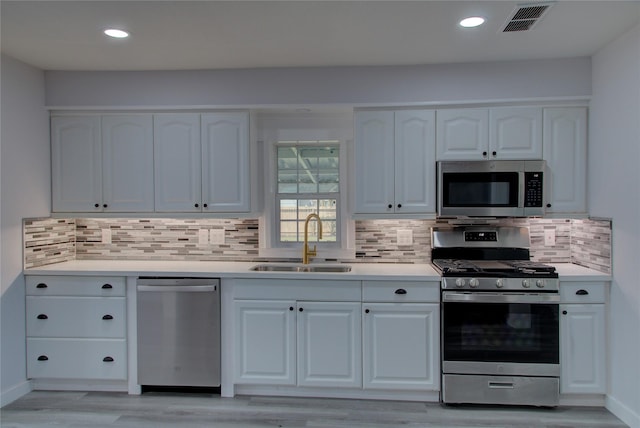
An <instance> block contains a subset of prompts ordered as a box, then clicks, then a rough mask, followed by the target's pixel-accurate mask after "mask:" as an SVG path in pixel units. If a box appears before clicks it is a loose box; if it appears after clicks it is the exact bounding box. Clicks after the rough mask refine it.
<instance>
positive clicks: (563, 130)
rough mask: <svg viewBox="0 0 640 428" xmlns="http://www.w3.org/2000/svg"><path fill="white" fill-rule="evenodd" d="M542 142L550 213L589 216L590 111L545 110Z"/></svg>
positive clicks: (582, 108)
mask: <svg viewBox="0 0 640 428" xmlns="http://www.w3.org/2000/svg"><path fill="white" fill-rule="evenodd" d="M543 141H544V150H543V158H544V159H545V160H546V161H547V171H546V177H545V181H546V183H547V185H546V187H545V188H546V189H547V192H548V193H547V194H546V195H545V199H546V201H545V202H546V204H547V206H548V209H547V212H548V213H586V211H587V200H586V194H587V109H586V108H584V107H574V108H561V107H558V108H556V107H554V108H546V109H544V138H543ZM549 205H550V206H549Z"/></svg>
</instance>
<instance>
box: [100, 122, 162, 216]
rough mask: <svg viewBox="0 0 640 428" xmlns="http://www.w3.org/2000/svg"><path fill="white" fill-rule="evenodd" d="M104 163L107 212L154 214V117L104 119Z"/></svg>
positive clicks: (105, 206) (105, 208)
mask: <svg viewBox="0 0 640 428" xmlns="http://www.w3.org/2000/svg"><path fill="white" fill-rule="evenodd" d="M102 161H103V163H102V165H103V168H104V169H103V173H104V174H103V192H104V199H103V204H104V205H103V206H104V210H105V211H111V212H149V211H153V124H152V119H151V115H122V116H103V118H102Z"/></svg>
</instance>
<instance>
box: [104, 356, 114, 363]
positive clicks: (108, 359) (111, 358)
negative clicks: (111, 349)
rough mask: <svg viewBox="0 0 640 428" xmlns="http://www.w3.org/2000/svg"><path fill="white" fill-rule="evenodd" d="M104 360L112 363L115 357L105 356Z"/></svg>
mask: <svg viewBox="0 0 640 428" xmlns="http://www.w3.org/2000/svg"><path fill="white" fill-rule="evenodd" d="M102 361H104V362H105V363H112V362H113V357H104V358H103V359H102Z"/></svg>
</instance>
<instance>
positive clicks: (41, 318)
mask: <svg viewBox="0 0 640 428" xmlns="http://www.w3.org/2000/svg"><path fill="white" fill-rule="evenodd" d="M37 318H38V319H39V320H48V319H49V317H48V316H47V315H46V314H40V315H38V316H37Z"/></svg>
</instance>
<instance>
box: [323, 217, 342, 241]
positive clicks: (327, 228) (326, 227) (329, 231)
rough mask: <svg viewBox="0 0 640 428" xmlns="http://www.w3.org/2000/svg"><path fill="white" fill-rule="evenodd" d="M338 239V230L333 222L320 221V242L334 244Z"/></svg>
mask: <svg viewBox="0 0 640 428" xmlns="http://www.w3.org/2000/svg"><path fill="white" fill-rule="evenodd" d="M337 239H338V228H337V224H336V222H335V221H333V220H332V221H326V220H322V240H323V241H327V242H336V240H337Z"/></svg>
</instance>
